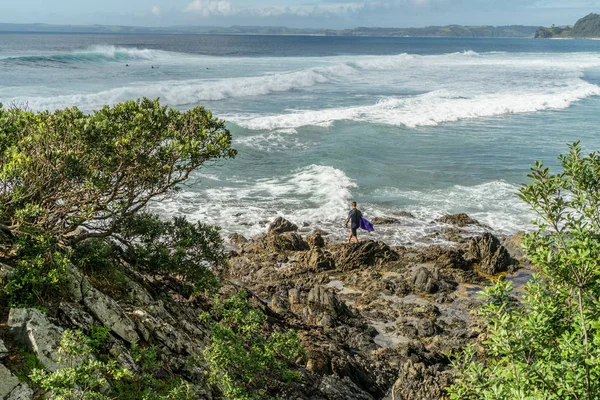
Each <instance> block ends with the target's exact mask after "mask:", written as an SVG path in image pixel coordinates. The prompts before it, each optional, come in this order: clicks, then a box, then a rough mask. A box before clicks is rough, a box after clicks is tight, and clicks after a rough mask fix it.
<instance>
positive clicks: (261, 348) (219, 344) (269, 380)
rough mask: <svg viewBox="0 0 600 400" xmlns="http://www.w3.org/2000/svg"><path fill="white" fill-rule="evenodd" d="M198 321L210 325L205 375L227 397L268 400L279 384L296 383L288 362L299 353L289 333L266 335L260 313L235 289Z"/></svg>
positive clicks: (298, 355) (301, 353) (243, 293)
mask: <svg viewBox="0 0 600 400" xmlns="http://www.w3.org/2000/svg"><path fill="white" fill-rule="evenodd" d="M201 319H202V320H204V321H210V320H216V321H217V322H214V323H213V324H212V326H211V344H210V345H209V346H208V347H207V348H206V349H205V351H204V357H205V359H206V361H207V362H208V366H209V377H210V381H211V383H213V384H216V385H217V386H218V387H219V388H220V389H221V390H222V392H223V395H224V396H225V397H226V398H228V399H234V400H254V399H267V398H272V396H273V393H277V388H278V387H279V385H281V382H290V381H292V380H296V379H299V374H298V373H296V372H295V371H293V370H292V369H291V368H290V367H289V363H291V362H293V361H294V360H295V359H296V358H298V357H300V356H302V355H303V354H304V349H303V348H302V346H301V344H300V341H299V339H298V336H297V334H296V333H295V332H294V331H291V330H290V331H287V332H271V333H268V330H267V327H266V318H265V315H264V314H263V313H262V312H261V311H260V310H258V309H256V308H253V307H252V306H251V305H250V302H249V300H248V294H247V293H246V292H245V291H240V292H238V293H236V294H234V295H232V296H231V297H229V298H226V299H223V298H220V297H218V298H217V299H216V301H215V304H214V306H213V308H212V310H211V312H210V313H206V314H204V315H202V316H201Z"/></svg>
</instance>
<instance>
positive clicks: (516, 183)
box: [0, 34, 600, 245]
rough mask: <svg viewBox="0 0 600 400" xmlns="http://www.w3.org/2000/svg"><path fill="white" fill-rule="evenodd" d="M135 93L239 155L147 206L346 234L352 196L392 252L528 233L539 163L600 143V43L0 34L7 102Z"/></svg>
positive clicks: (66, 101)
mask: <svg viewBox="0 0 600 400" xmlns="http://www.w3.org/2000/svg"><path fill="white" fill-rule="evenodd" d="M143 96H146V97H150V98H156V97H160V98H161V101H162V102H163V103H164V104H168V105H169V106H171V107H175V108H178V109H182V110H185V109H190V108H192V107H195V106H197V105H202V106H205V107H206V108H208V109H210V110H211V111H213V113H214V115H216V116H218V117H220V118H222V119H224V120H226V121H227V126H228V128H229V129H230V130H231V133H232V134H233V138H234V147H235V148H236V149H237V150H238V151H239V156H238V157H237V158H236V159H235V160H228V161H221V162H218V163H216V164H211V165H208V166H205V167H204V168H202V169H201V170H200V171H199V172H198V173H197V174H196V175H195V176H194V177H193V179H192V180H191V181H190V182H188V183H187V184H186V185H184V186H183V188H182V189H183V190H182V191H181V192H179V193H178V194H177V195H176V196H174V197H172V198H169V199H165V200H163V201H161V202H160V204H157V203H155V204H153V205H152V209H153V210H154V211H156V212H159V213H160V214H161V215H163V216H165V217H169V216H176V215H178V216H186V217H188V218H189V219H190V220H194V221H197V220H198V221H202V222H204V223H210V224H215V225H219V226H221V227H222V228H223V233H224V236H227V234H229V233H232V232H238V233H241V234H244V235H246V236H253V235H258V234H260V233H263V232H265V230H266V228H267V226H268V223H269V222H270V221H272V220H273V219H274V218H275V217H277V216H280V215H281V216H284V217H286V218H288V219H290V220H291V221H293V222H295V223H297V224H299V225H300V226H302V227H303V230H304V231H310V230H312V229H315V228H320V229H322V230H325V231H327V232H329V233H331V237H332V238H334V239H341V238H342V237H344V236H345V235H346V231H345V230H344V229H343V222H344V219H345V216H346V213H347V210H348V208H349V202H350V201H353V200H354V201H357V202H358V205H359V208H360V209H361V210H362V211H363V214H364V215H365V216H366V217H367V218H370V219H372V218H374V217H382V216H387V217H394V218H397V222H396V223H394V224H391V225H380V226H376V231H375V232H374V233H372V234H369V235H368V236H367V237H370V238H373V239H382V240H385V241H387V242H388V243H390V244H395V245H402V244H429V243H441V242H443V240H444V239H443V237H442V236H440V235H439V231H440V228H441V226H440V225H439V224H437V223H434V222H433V220H434V219H435V218H437V217H439V216H441V215H443V214H447V213H458V212H465V213H467V214H469V215H470V216H471V217H473V218H475V219H477V220H479V221H480V222H481V223H483V224H486V225H488V226H489V227H491V228H492V229H493V230H494V231H495V232H497V233H498V234H505V235H510V234H513V233H515V232H517V231H520V230H527V229H529V228H530V227H531V225H530V221H531V219H532V218H533V215H532V213H531V212H530V211H529V210H528V208H527V207H526V206H525V205H524V204H522V202H521V201H520V200H519V199H518V198H517V196H516V195H515V193H516V192H517V190H518V189H519V187H520V185H521V184H523V183H525V182H527V173H528V172H529V167H530V166H531V165H532V164H533V163H534V162H535V160H543V161H544V162H546V163H547V164H548V165H550V166H553V167H556V166H557V156H558V155H559V154H561V153H564V152H566V151H567V146H566V144H567V143H571V142H573V141H576V140H581V142H582V145H583V148H584V149H585V150H586V151H593V150H598V149H600V135H599V133H600V132H599V130H598V125H599V123H600V41H592V40H533V39H470V38H373V37H316V36H315V37H312V36H210V35H72V34H69V35H60V34H0V102H2V103H4V105H5V106H7V105H9V104H13V103H16V104H20V105H24V104H26V105H27V107H29V108H30V109H32V110H47V109H49V110H54V109H57V108H64V107H71V106H77V107H79V108H80V109H82V110H85V111H87V112H91V111H93V110H94V109H97V108H99V107H102V106H103V105H104V104H115V103H117V102H121V101H125V100H129V99H135V98H139V97H143ZM403 212H404V213H410V214H412V216H407V214H404V213H403Z"/></svg>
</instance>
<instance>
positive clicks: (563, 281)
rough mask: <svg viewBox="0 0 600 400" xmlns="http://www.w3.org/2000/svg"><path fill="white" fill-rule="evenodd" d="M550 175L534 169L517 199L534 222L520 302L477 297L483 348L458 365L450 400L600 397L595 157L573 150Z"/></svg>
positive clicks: (599, 169)
mask: <svg viewBox="0 0 600 400" xmlns="http://www.w3.org/2000/svg"><path fill="white" fill-rule="evenodd" d="M560 161H561V165H562V168H563V171H562V172H561V173H559V174H551V173H550V170H549V169H548V168H545V167H544V166H543V164H542V163H540V162H538V163H536V165H535V166H534V167H533V168H532V173H531V175H529V176H530V177H531V178H532V180H533V182H532V183H530V184H528V185H526V186H524V187H523V188H522V189H521V191H520V197H521V198H522V199H523V200H524V201H525V202H526V203H528V204H529V205H530V206H531V207H532V209H533V210H534V211H536V212H537V213H538V219H537V220H536V221H534V223H535V226H536V227H537V229H536V230H535V231H534V232H532V233H530V234H528V235H527V237H526V239H525V240H524V247H525V249H526V253H527V257H528V258H529V260H531V262H532V263H533V264H534V265H536V266H537V267H538V269H539V272H540V275H539V276H538V277H536V278H535V279H533V280H532V281H531V282H530V283H529V284H528V285H527V287H526V294H525V296H524V297H523V298H522V299H521V301H516V300H515V299H513V298H512V297H511V285H510V284H508V283H504V282H499V283H498V284H497V285H496V286H495V287H492V288H489V289H487V290H486V291H485V296H486V298H487V303H486V304H485V305H484V306H483V307H482V309H481V311H480V316H481V318H482V319H483V321H484V322H485V324H486V326H487V332H486V335H487V339H486V340H484V341H483V343H482V346H483V348H482V351H481V353H480V354H478V353H477V352H476V351H475V350H474V349H473V348H470V349H468V350H467V351H466V352H465V353H463V354H461V355H459V356H458V358H457V360H456V362H455V366H456V367H457V369H458V376H457V381H456V383H455V385H453V386H452V387H451V388H450V389H449V393H450V394H451V398H454V399H507V398H511V399H534V398H535V399H538V398H539V399H542V398H543V399H588V400H591V399H597V398H600V302H599V301H598V296H599V295H600V154H598V153H591V154H589V155H587V156H583V155H582V151H581V147H580V145H579V143H575V144H573V145H571V146H570V152H569V154H567V155H564V156H561V157H560Z"/></svg>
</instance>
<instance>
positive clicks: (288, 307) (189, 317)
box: [0, 217, 530, 400]
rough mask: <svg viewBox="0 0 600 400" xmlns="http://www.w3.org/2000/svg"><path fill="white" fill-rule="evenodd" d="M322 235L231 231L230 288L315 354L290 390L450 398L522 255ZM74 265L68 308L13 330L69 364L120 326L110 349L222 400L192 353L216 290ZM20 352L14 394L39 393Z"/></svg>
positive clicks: (200, 343)
mask: <svg viewBox="0 0 600 400" xmlns="http://www.w3.org/2000/svg"><path fill="white" fill-rule="evenodd" d="M463 220H465V219H464V218H463V217H460V221H463ZM465 221H466V220H465ZM453 228H454V227H453ZM455 229H459V228H455ZM309 232H311V230H310V229H307V232H306V234H305V235H306V236H304V235H301V232H299V231H298V230H297V226H296V225H294V224H293V223H292V222H290V221H286V220H283V219H278V220H276V221H274V222H273V223H272V224H271V228H270V229H269V232H267V233H266V234H265V235H263V236H260V237H256V238H252V239H250V238H245V237H243V236H241V235H232V236H230V237H229V243H230V244H231V245H232V246H233V248H234V249H235V250H234V251H233V252H232V253H231V257H230V260H229V261H230V268H229V269H228V270H226V271H225V272H223V276H222V279H223V287H222V289H221V290H222V292H223V293H231V292H233V291H237V290H240V289H241V288H245V289H246V290H248V291H249V292H250V293H251V296H252V299H253V300H252V301H253V302H254V303H253V304H255V306H257V307H259V308H261V309H262V310H263V311H264V312H265V314H266V315H267V317H268V321H269V324H270V326H277V327H280V328H281V329H294V330H296V331H297V332H298V335H299V338H300V340H301V342H302V344H303V346H304V348H305V349H306V352H307V353H306V356H305V357H304V358H302V359H301V360H298V361H297V363H298V365H296V369H297V370H298V371H299V372H300V374H301V376H302V382H300V383H292V384H289V385H285V386H283V387H282V388H281V391H282V392H281V394H280V397H282V398H289V399H295V400H333V399H336V400H337V399H340V400H342V399H359V400H371V399H417V400H418V399H428V400H429V399H431V400H435V399H442V398H445V387H447V386H448V385H449V384H451V382H452V379H453V377H454V374H453V371H452V369H451V366H450V360H449V359H448V354H451V353H452V352H455V351H458V350H460V349H462V348H464V346H465V345H466V344H467V343H469V342H471V341H474V340H475V338H477V337H478V335H479V334H480V331H481V328H480V327H478V326H477V324H476V323H474V320H473V318H472V315H471V313H472V311H473V310H475V309H476V307H477V305H478V304H479V300H478V299H477V296H476V294H477V292H478V291H480V290H481V289H482V288H483V287H484V286H485V285H487V284H488V283H489V282H490V280H489V279H490V275H494V274H498V273H503V274H507V273H510V271H513V270H514V269H515V268H517V267H518V265H519V261H518V259H515V258H513V256H511V254H510V253H509V251H508V250H507V249H506V248H505V247H504V246H503V243H502V242H501V241H500V240H499V239H498V238H496V237H495V236H492V235H490V234H484V235H477V236H474V237H470V238H468V239H465V240H462V239H461V240H460V241H458V240H457V241H455V242H454V245H448V246H441V245H432V246H427V247H423V246H416V247H390V246H388V245H387V244H386V243H383V242H380V241H372V240H366V241H362V242H360V243H359V244H346V243H331V242H330V240H329V239H326V238H325V237H324V236H326V234H325V233H322V232H314V231H313V233H309ZM456 232H457V234H458V235H459V236H460V235H461V234H463V233H464V232H462V231H456ZM461 237H462V236H461ZM516 240H517V239H515V241H516ZM515 243H516V242H515ZM69 274H70V275H69V279H68V282H69V283H68V285H66V287H65V288H64V289H65V292H66V293H67V294H68V296H67V297H68V298H66V299H64V300H63V301H62V302H60V303H59V304H58V305H57V308H56V309H55V310H51V311H50V312H48V313H41V312H40V311H38V310H31V309H13V310H11V312H10V317H9V318H8V320H9V322H8V324H7V326H6V332H0V333H2V334H6V335H9V336H10V338H11V340H12V341H14V342H15V343H22V344H24V345H25V346H27V348H30V349H37V350H36V351H38V353H39V354H38V353H36V355H38V357H39V358H40V360H41V361H42V362H43V363H44V365H45V366H46V367H47V368H48V369H50V370H55V369H56V368H59V367H60V366H59V365H58V363H57V358H58V356H57V354H56V350H57V342H58V338H59V336H60V333H61V332H62V331H63V330H64V329H80V330H82V331H83V332H85V333H89V332H91V330H92V329H93V327H101V326H108V327H110V329H111V331H110V333H109V335H108V338H107V343H106V346H107V351H108V353H109V354H112V355H113V356H114V357H115V359H116V360H117V362H118V363H119V365H121V366H123V367H126V368H128V369H130V370H132V371H136V370H138V369H139V366H138V365H137V364H136V361H135V359H134V357H132V355H131V352H130V350H131V346H132V343H133V342H140V343H145V344H151V345H153V346H156V348H157V351H158V354H159V358H160V360H162V361H163V362H164V363H165V364H166V365H168V366H169V371H168V373H169V374H172V375H173V376H178V377H182V378H183V379H184V380H185V381H187V382H189V383H190V384H192V385H193V387H194V388H195V390H196V391H197V393H198V396H197V398H199V399H211V400H212V399H215V400H218V399H220V397H219V393H218V391H217V390H215V388H213V387H211V386H210V385H209V384H208V383H207V382H206V374H205V367H204V366H203V365H202V363H201V362H200V363H198V362H190V359H191V358H190V357H194V356H195V355H198V354H201V353H202V351H203V349H204V348H205V347H206V345H207V344H208V340H209V326H208V325H206V324H205V323H203V322H200V321H199V319H198V316H199V315H200V314H201V313H203V312H205V311H206V310H207V309H208V308H209V307H210V304H209V301H210V300H209V299H208V298H207V297H203V296H196V297H193V298H191V299H187V298H184V297H183V296H181V295H180V294H179V293H178V292H177V290H176V286H174V282H173V281H168V280H165V279H166V278H160V277H149V276H141V275H139V274H138V273H135V272H134V271H125V276H124V278H123V282H122V284H123V285H125V286H126V288H127V290H126V291H125V292H124V293H122V295H120V296H115V295H114V294H113V295H109V294H108V293H106V292H103V291H102V290H100V289H99V288H98V287H95V286H94V281H93V280H92V279H91V278H88V277H86V276H83V275H81V274H80V273H79V272H77V271H76V270H71V271H70V272H69ZM529 276H530V273H528V272H527V270H521V271H519V273H518V274H514V275H509V276H507V279H512V280H514V281H515V283H517V284H522V283H523V282H524V281H526V280H527V279H528V277H529ZM1 330H2V327H1V326H0V331H1ZM0 337H4V336H0ZM13 350H14V344H12V343H8V342H6V343H4V347H3V342H1V341H0V393H2V396H9V397H7V398H10V399H30V398H31V397H32V395H33V391H32V390H31V389H30V388H29V387H27V385H24V384H23V383H20V382H18V380H17V381H15V380H14V379H13V378H12V377H13V376H14V372H13V371H11V370H10V368H9V366H8V364H6V363H5V364H4V365H2V363H3V362H4V360H5V359H4V358H3V354H7V353H10V352H11V351H13ZM2 368H4V369H5V370H6V371H4V370H3V369H2ZM2 374H4V375H2ZM2 383H4V385H2ZM2 396H0V398H1V397H2ZM28 396H29V397H28Z"/></svg>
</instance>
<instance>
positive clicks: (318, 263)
mask: <svg viewBox="0 0 600 400" xmlns="http://www.w3.org/2000/svg"><path fill="white" fill-rule="evenodd" d="M305 264H306V265H307V267H308V268H309V269H310V270H311V271H315V272H317V271H327V270H331V269H334V268H335V260H334V259H333V257H332V256H331V253H329V252H328V251H325V250H323V249H322V248H319V247H314V248H313V249H312V250H311V251H309V252H308V253H306V255H305Z"/></svg>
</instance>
